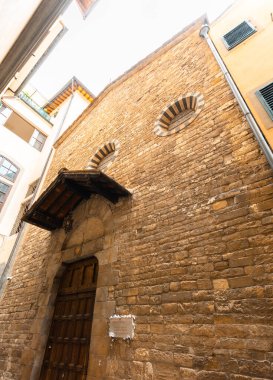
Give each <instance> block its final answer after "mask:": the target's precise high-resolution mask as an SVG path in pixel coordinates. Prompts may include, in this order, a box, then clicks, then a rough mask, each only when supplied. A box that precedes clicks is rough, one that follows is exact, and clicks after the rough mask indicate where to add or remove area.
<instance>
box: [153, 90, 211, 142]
mask: <svg viewBox="0 0 273 380" xmlns="http://www.w3.org/2000/svg"><path fill="white" fill-rule="evenodd" d="M204 104H205V101H204V98H203V95H202V94H201V93H200V92H188V93H187V94H185V95H181V96H180V97H179V98H177V99H176V100H175V101H173V102H172V103H170V104H168V105H167V106H166V107H164V108H163V110H162V111H161V113H160V115H159V116H158V118H157V119H156V122H155V127H154V133H155V134H156V135H157V136H169V135H172V134H174V133H177V132H179V131H181V129H183V128H185V127H186V126H188V125H189V124H190V123H192V122H193V120H194V119H195V118H196V117H197V116H198V115H199V113H200V112H201V110H202V108H203V106H204ZM179 115H181V118H180V119H181V122H178V123H177V125H173V126H172V123H173V122H174V121H175V120H176V119H178V118H179Z"/></svg>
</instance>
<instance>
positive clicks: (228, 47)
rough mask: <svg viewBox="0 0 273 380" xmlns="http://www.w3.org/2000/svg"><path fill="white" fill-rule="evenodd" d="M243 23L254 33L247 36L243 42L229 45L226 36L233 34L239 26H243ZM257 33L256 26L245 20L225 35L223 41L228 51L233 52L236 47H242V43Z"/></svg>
mask: <svg viewBox="0 0 273 380" xmlns="http://www.w3.org/2000/svg"><path fill="white" fill-rule="evenodd" d="M243 23H246V24H247V25H248V26H249V27H250V28H251V29H252V32H251V33H250V34H248V35H247V36H245V38H244V39H242V40H239V41H237V43H236V44H233V45H229V43H228V42H227V41H226V39H225V36H226V35H227V34H229V33H231V32H232V31H233V30H234V29H236V28H237V27H238V26H239V25H241V24H243ZM256 32H257V28H255V26H254V25H253V24H252V23H251V22H250V21H248V20H243V21H242V22H240V23H239V24H238V25H236V26H235V27H234V28H232V29H230V30H229V31H228V32H227V33H225V34H224V35H223V36H222V37H221V39H222V41H223V43H224V45H225V47H226V49H227V50H232V49H234V48H235V47H236V46H238V45H240V44H241V43H242V42H244V41H245V40H247V39H248V38H249V37H251V36H252V35H253V34H255V33H256Z"/></svg>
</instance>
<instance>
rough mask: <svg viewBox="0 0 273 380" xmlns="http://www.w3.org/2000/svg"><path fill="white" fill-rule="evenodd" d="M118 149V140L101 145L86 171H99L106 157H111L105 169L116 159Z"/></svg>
mask: <svg viewBox="0 0 273 380" xmlns="http://www.w3.org/2000/svg"><path fill="white" fill-rule="evenodd" d="M119 148H120V143H119V141H118V140H111V141H109V142H107V143H106V144H103V145H101V146H100V147H99V148H98V149H97V150H96V151H95V153H94V155H93V156H92V158H91V160H90V161H89V162H88V166H87V168H86V169H94V170H99V169H100V168H99V166H100V164H101V163H102V161H103V160H105V159H106V157H107V156H111V157H110V158H109V160H108V161H107V164H106V165H105V166H104V169H106V168H107V167H108V166H109V165H110V164H111V163H112V162H113V161H114V160H115V158H116V157H117V155H118V151H119Z"/></svg>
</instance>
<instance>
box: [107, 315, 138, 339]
mask: <svg viewBox="0 0 273 380" xmlns="http://www.w3.org/2000/svg"><path fill="white" fill-rule="evenodd" d="M134 320H135V317H134V316H133V315H112V316H111V317H110V321H109V336H110V337H111V338H121V339H133V337H134V330H135V322H134Z"/></svg>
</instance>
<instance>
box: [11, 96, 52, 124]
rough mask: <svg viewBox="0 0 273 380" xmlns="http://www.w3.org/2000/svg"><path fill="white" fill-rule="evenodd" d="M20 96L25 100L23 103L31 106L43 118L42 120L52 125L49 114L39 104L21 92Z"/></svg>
mask: <svg viewBox="0 0 273 380" xmlns="http://www.w3.org/2000/svg"><path fill="white" fill-rule="evenodd" d="M18 96H19V98H20V99H22V100H23V102H25V103H26V104H27V105H29V106H30V107H31V108H32V109H33V110H34V111H36V112H37V113H38V114H39V115H40V116H42V118H44V119H45V120H46V121H48V122H49V123H50V116H49V114H48V113H47V112H46V111H45V110H44V109H43V108H42V107H40V106H39V105H38V104H37V103H35V102H34V101H33V100H32V99H31V98H30V97H29V96H28V95H27V94H25V93H24V92H22V91H21V92H20V93H19V95H18Z"/></svg>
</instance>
